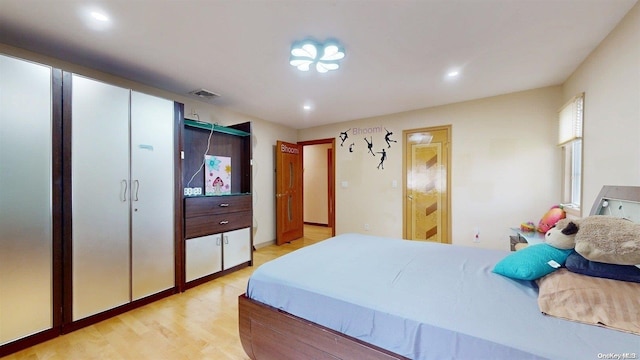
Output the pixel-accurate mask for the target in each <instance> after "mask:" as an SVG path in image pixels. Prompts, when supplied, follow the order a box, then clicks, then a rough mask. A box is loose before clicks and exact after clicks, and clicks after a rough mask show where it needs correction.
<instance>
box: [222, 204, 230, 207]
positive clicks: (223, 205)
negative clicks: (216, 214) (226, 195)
mask: <svg viewBox="0 0 640 360" xmlns="http://www.w3.org/2000/svg"><path fill="white" fill-rule="evenodd" d="M220 207H229V204H226V203H222V204H220Z"/></svg>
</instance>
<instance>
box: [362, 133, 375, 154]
mask: <svg viewBox="0 0 640 360" xmlns="http://www.w3.org/2000/svg"><path fill="white" fill-rule="evenodd" d="M364 141H366V142H367V149H369V152H370V153H371V155H372V156H376V154H374V153H373V150H371V149H373V136H371V141H369V140H367V138H366V137H365V138H364Z"/></svg>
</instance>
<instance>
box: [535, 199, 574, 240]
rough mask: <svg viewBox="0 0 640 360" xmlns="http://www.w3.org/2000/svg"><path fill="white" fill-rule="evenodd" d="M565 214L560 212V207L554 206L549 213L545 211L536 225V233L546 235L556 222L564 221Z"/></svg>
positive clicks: (562, 211)
mask: <svg viewBox="0 0 640 360" xmlns="http://www.w3.org/2000/svg"><path fill="white" fill-rule="evenodd" d="M566 216H567V214H566V213H565V212H564V210H562V207H560V206H558V205H555V206H553V207H552V208H551V209H549V211H547V213H546V214H544V216H542V219H540V222H539V223H538V231H539V232H541V233H546V232H547V231H549V229H551V228H552V227H553V226H554V225H555V224H556V223H557V222H558V221H560V220H562V219H564V218H565V217H566Z"/></svg>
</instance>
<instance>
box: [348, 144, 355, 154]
mask: <svg viewBox="0 0 640 360" xmlns="http://www.w3.org/2000/svg"><path fill="white" fill-rule="evenodd" d="M355 145H356V143H351V145H349V152H353V147H354V146H355Z"/></svg>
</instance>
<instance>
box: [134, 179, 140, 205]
mask: <svg viewBox="0 0 640 360" xmlns="http://www.w3.org/2000/svg"><path fill="white" fill-rule="evenodd" d="M133 184H134V185H135V186H136V192H135V194H134V196H133V201H138V190H140V181H138V180H135V181H134V182H133Z"/></svg>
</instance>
